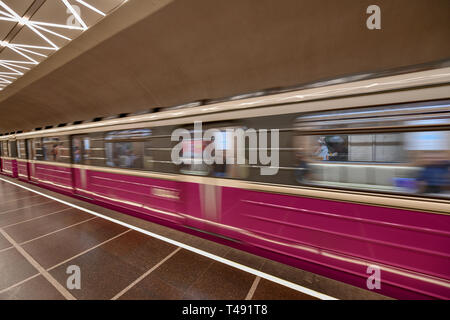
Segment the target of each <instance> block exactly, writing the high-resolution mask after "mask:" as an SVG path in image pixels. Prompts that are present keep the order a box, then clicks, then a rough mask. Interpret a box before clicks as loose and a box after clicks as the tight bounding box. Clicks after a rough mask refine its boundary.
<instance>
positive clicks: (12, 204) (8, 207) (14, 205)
mask: <svg viewBox="0 0 450 320" xmlns="http://www.w3.org/2000/svg"><path fill="white" fill-rule="evenodd" d="M49 201H51V200H50V199H48V198H46V197H42V196H39V197H28V198H25V199H19V200H12V201H9V200H7V201H3V203H2V205H1V207H0V214H2V213H5V212H10V211H12V210H17V209H22V208H26V207H29V206H32V205H35V204H39V203H44V202H49Z"/></svg>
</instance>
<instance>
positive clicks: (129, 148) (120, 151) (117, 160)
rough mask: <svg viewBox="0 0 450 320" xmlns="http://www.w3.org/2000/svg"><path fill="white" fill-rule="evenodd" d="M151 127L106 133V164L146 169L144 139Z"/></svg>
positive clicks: (149, 132) (148, 135)
mask: <svg viewBox="0 0 450 320" xmlns="http://www.w3.org/2000/svg"><path fill="white" fill-rule="evenodd" d="M150 135H151V130H150V129H136V130H124V131H113V132H109V133H107V134H106V135H105V154H106V165H107V166H109V167H119V168H129V169H144V139H147V138H148V137H150Z"/></svg>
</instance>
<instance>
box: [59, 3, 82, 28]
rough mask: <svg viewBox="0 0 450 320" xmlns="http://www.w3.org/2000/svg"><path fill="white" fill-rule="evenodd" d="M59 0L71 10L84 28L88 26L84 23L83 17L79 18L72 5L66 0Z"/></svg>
mask: <svg viewBox="0 0 450 320" xmlns="http://www.w3.org/2000/svg"><path fill="white" fill-rule="evenodd" d="M61 1H62V2H63V3H64V5H65V6H66V7H67V8H68V9H69V10H70V12H72V14H73V16H74V17H75V19H77V21H78V22H79V23H80V24H81V25H82V26H83V28H84V30H86V29H87V28H88V27H87V25H86V24H85V23H84V21H83V19H81V17H80V15H79V14H78V13H77V12H76V11H75V9H74V8H73V7H72V5H71V4H70V3H69V2H68V1H67V0H61Z"/></svg>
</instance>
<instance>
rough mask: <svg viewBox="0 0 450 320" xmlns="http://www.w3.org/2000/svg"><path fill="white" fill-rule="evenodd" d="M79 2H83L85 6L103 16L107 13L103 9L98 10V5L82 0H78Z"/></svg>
mask: <svg viewBox="0 0 450 320" xmlns="http://www.w3.org/2000/svg"><path fill="white" fill-rule="evenodd" d="M77 2H78V3H80V4H82V5H83V6H85V7H87V8H89V9H91V10H92V11H95V12H97V13H98V14H100V15H102V16H106V14H105V13H103V12H101V11H100V10H98V9H97V8H96V7H94V6H91V5H90V4H89V3H86V2H84V1H82V0H77Z"/></svg>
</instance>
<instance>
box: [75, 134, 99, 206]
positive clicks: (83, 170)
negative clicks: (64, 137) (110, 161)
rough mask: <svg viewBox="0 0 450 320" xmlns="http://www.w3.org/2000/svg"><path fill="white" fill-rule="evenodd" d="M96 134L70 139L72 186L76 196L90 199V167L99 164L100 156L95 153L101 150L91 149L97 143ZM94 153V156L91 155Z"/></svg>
mask: <svg viewBox="0 0 450 320" xmlns="http://www.w3.org/2000/svg"><path fill="white" fill-rule="evenodd" d="M97 138H98V137H97V134H91V135H76V136H72V137H71V149H72V184H73V188H74V192H75V193H76V194H77V195H80V196H83V197H85V198H89V199H92V196H91V195H90V193H89V174H90V170H89V167H88V166H90V165H97V164H98V163H97V162H98V161H100V162H101V158H102V157H101V156H96V154H95V153H97V152H98V151H101V150H97V149H101V148H93V146H92V144H93V143H94V144H95V143H98V142H99V140H98V139H97ZM93 153H94V154H93Z"/></svg>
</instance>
